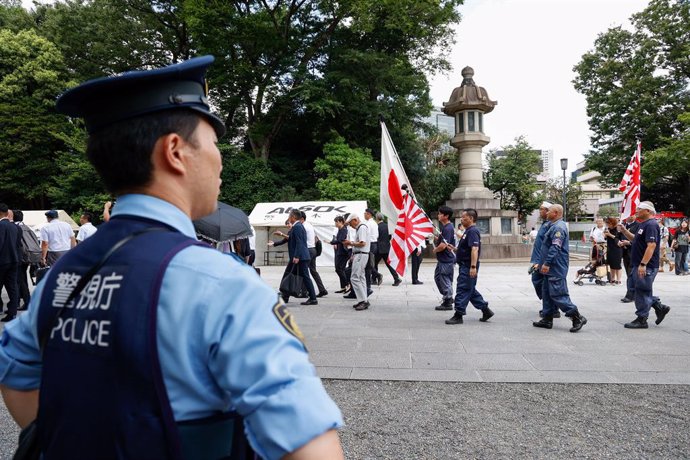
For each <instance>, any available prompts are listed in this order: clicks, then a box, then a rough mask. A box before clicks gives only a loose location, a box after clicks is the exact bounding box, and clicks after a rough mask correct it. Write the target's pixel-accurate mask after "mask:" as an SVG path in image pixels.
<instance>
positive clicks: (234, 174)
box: [218, 144, 291, 213]
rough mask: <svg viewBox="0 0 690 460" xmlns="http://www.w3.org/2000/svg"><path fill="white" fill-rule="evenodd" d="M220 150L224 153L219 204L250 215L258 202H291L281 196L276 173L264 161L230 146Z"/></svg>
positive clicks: (220, 147)
mask: <svg viewBox="0 0 690 460" xmlns="http://www.w3.org/2000/svg"><path fill="white" fill-rule="evenodd" d="M218 147H219V149H220V151H221V153H222V154H223V172H222V173H221V179H222V180H223V182H222V184H221V188H220V197H219V198H218V199H219V200H220V201H222V202H224V203H227V204H229V205H231V206H235V207H238V208H240V209H242V210H243V211H244V212H246V213H249V212H251V211H252V209H254V206H255V205H256V203H260V202H263V201H269V202H271V201H280V199H278V198H285V199H291V197H282V196H281V195H282V192H283V191H281V188H280V186H279V182H278V178H277V176H276V174H275V173H274V172H273V171H271V169H270V168H269V167H268V166H266V164H265V163H264V162H263V161H261V160H258V159H256V158H254V156H253V155H251V154H248V153H246V152H242V151H239V150H238V149H237V148H235V147H233V146H231V145H228V144H220V145H219V146H218Z"/></svg>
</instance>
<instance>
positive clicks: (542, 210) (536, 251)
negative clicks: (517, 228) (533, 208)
mask: <svg viewBox="0 0 690 460" xmlns="http://www.w3.org/2000/svg"><path fill="white" fill-rule="evenodd" d="M550 207H551V203H549V202H548V201H544V202H543V203H542V204H541V206H539V218H540V219H541V222H542V223H541V227H539V231H538V232H537V236H536V238H535V239H534V246H533V247H532V256H531V257H530V259H529V263H530V264H532V267H531V268H530V271H531V272H532V285H533V286H534V291H535V292H536V293H537V297H539V300H542V296H541V293H542V289H543V284H544V278H545V277H544V275H542V274H541V272H540V271H539V262H540V261H541V245H542V243H543V242H544V235H546V232H547V230H548V229H549V226H550V225H551V223H550V222H549V220H548V219H547V218H546V215H547V213H548V212H549V208H550ZM539 316H541V317H542V318H543V317H544V311H543V310H540V311H539ZM553 317H554V318H560V317H561V313H560V312H559V311H556V313H554V315H553Z"/></svg>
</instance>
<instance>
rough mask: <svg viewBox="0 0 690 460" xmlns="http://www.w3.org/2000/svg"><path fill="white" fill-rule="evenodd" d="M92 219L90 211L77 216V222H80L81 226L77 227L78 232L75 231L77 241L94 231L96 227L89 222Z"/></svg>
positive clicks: (79, 241)
mask: <svg viewBox="0 0 690 460" xmlns="http://www.w3.org/2000/svg"><path fill="white" fill-rule="evenodd" d="M92 220H93V214H91V213H90V212H85V213H84V214H82V215H81V217H80V218H79V224H81V227H79V233H77V243H81V242H82V241H84V240H85V239H87V238H88V237H90V236H92V235H93V234H94V233H96V230H97V229H96V227H94V225H93V224H92V223H91V221H92Z"/></svg>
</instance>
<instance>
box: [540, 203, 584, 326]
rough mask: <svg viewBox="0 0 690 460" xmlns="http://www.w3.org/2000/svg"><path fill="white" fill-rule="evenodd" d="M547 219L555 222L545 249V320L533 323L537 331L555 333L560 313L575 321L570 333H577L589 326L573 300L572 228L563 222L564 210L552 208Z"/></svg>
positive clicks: (543, 290) (541, 260) (542, 264)
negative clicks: (570, 291)
mask: <svg viewBox="0 0 690 460" xmlns="http://www.w3.org/2000/svg"><path fill="white" fill-rule="evenodd" d="M546 217H547V218H548V219H549V222H551V225H550V226H549V229H548V231H547V232H546V235H544V240H543V242H542V245H541V255H540V261H539V270H540V272H541V273H542V274H543V275H544V276H545V279H544V282H543V283H542V303H543V307H542V312H543V317H542V319H541V320H539V321H535V322H533V323H532V325H533V326H534V327H543V328H546V329H551V328H552V327H553V316H554V314H555V313H556V311H558V310H559V309H560V310H562V311H563V313H565V316H567V317H569V318H570V319H571V320H572V321H573V327H571V328H570V332H577V331H579V330H580V329H582V326H584V325H585V324H587V318H585V317H584V316H582V315H581V314H580V312H579V311H578V310H577V307H576V306H575V304H574V303H573V302H572V301H571V300H570V295H569V294H568V285H567V282H566V277H567V276H568V265H569V252H570V251H569V248H568V241H569V240H568V227H567V226H566V225H565V222H563V206H561V205H560V204H554V205H551V207H550V208H549V212H548V213H547V215H546Z"/></svg>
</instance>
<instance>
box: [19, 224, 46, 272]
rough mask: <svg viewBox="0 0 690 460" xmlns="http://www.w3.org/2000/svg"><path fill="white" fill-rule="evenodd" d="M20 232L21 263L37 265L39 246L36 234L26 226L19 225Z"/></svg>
mask: <svg viewBox="0 0 690 460" xmlns="http://www.w3.org/2000/svg"><path fill="white" fill-rule="evenodd" d="M19 228H20V229H21V230H22V263H25V264H37V263H39V262H40V261H41V245H40V244H39V243H38V238H36V234H35V233H34V231H33V230H31V228H30V227H29V226H28V225H19Z"/></svg>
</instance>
